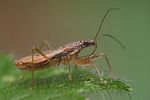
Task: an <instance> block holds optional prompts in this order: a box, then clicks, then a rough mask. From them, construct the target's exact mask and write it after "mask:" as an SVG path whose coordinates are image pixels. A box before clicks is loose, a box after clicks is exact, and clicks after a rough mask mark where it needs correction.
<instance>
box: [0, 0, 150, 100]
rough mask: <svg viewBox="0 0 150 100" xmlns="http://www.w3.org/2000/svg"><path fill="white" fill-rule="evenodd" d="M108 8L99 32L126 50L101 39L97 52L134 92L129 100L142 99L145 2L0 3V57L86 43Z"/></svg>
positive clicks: (149, 85)
mask: <svg viewBox="0 0 150 100" xmlns="http://www.w3.org/2000/svg"><path fill="white" fill-rule="evenodd" d="M108 8H120V11H114V12H111V13H110V14H109V16H108V17H107V18H106V20H105V22H104V24H103V28H102V30H101V32H102V33H109V34H112V35H113V36H115V37H117V38H118V39H119V40H121V41H122V42H123V44H124V45H125V46H126V48H127V49H126V50H125V51H124V50H122V49H121V48H120V47H119V46H118V45H117V44H115V43H114V42H113V41H112V40H111V39H108V38H104V39H102V40H101V41H99V44H98V46H99V47H98V49H97V52H104V53H105V54H107V55H108V57H109V58H110V60H111V63H112V66H113V71H114V72H115V73H116V74H117V75H119V76H121V77H122V78H125V79H127V80H131V81H130V84H132V86H133V88H134V90H135V91H134V94H133V96H132V100H142V99H144V100H148V99H149V98H150V95H149V92H150V90H149V89H150V80H149V75H150V74H149V73H150V72H149V71H150V62H149V59H150V45H149V43H150V39H149V38H150V28H149V26H150V1H149V0H53V1H52V0H43V1H42V0H41V1H38V0H37V1H35V0H21V1H20V0H18V1H14V0H13V1H11V0H10V1H4V0H1V1H0V53H1V54H10V55H13V56H14V57H15V58H19V57H22V56H25V55H28V54H31V48H32V46H35V45H38V44H39V43H41V42H42V41H43V40H45V39H46V40H48V41H49V42H50V44H51V46H52V48H54V49H55V48H58V47H60V46H63V45H64V44H66V43H68V42H73V41H78V40H83V39H92V38H93V37H94V36H95V33H96V32H97V29H98V26H99V23H100V21H101V19H102V17H103V15H104V14H105V12H106V10H107V9H108ZM85 52H86V51H85ZM88 52H89V51H88ZM0 67H1V68H2V67H3V65H1V66H0ZM14 69H15V68H14Z"/></svg>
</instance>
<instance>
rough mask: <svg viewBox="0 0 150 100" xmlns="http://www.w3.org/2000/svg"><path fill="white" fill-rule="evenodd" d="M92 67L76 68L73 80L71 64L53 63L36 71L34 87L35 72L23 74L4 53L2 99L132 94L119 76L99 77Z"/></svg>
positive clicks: (79, 98)
mask: <svg viewBox="0 0 150 100" xmlns="http://www.w3.org/2000/svg"><path fill="white" fill-rule="evenodd" d="M91 70H92V68H85V69H80V68H74V67H73V66H72V74H73V81H69V80H68V78H67V75H68V73H67V71H68V70H67V67H62V66H60V67H52V68H49V69H47V70H43V71H37V72H35V82H36V83H35V86H34V89H33V90H31V89H30V84H31V74H30V73H26V77H25V78H24V79H23V80H19V76H22V74H21V73H20V70H18V69H17V68H16V67H15V65H14V64H13V61H12V58H11V57H10V56H7V55H1V56H0V80H1V82H0V99H1V100H10V99H11V100H22V99H23V100H41V99H44V100H85V99H87V98H89V99H90V98H91V99H98V98H102V99H104V100H105V99H106V98H111V97H113V96H114V94H115V95H117V94H118V93H119V94H128V95H129V96H130V94H131V93H132V88H131V87H130V86H128V85H127V84H126V83H125V82H124V81H122V80H121V79H119V78H111V77H108V76H104V77H102V79H99V77H98V76H97V75H96V74H95V73H93V72H91Z"/></svg>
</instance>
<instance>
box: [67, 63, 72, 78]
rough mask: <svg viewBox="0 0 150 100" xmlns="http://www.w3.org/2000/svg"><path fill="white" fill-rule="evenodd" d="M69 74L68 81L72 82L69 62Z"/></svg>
mask: <svg viewBox="0 0 150 100" xmlns="http://www.w3.org/2000/svg"><path fill="white" fill-rule="evenodd" d="M68 67H69V74H68V79H69V80H70V81H72V79H73V78H72V74H71V66H70V62H69V66H68Z"/></svg>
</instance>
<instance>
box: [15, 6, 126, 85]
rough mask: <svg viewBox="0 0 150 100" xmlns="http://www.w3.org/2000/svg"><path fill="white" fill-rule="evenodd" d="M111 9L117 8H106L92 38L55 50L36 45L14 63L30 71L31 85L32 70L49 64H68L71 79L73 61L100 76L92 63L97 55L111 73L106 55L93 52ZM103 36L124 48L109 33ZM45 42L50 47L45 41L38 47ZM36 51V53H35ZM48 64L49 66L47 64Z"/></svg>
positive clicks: (43, 67)
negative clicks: (103, 60) (84, 52)
mask: <svg viewBox="0 0 150 100" xmlns="http://www.w3.org/2000/svg"><path fill="white" fill-rule="evenodd" d="M112 10H119V9H118V8H111V9H108V10H107V12H106V13H105V15H104V17H103V18H102V21H101V23H100V26H99V28H98V31H97V33H96V36H95V37H94V39H92V40H81V41H77V42H72V43H69V44H67V45H64V46H63V47H60V48H58V49H56V50H48V51H43V52H42V51H41V50H40V49H39V48H37V47H35V46H34V47H33V48H32V55H30V56H26V57H23V58H20V59H17V60H16V61H15V65H16V66H17V67H18V68H19V69H22V70H27V71H31V72H32V86H33V84H34V79H33V76H34V73H33V72H34V71H36V70H41V69H46V68H48V67H50V66H58V65H60V64H65V65H68V66H69V75H68V78H69V80H72V75H71V71H70V64H71V63H74V64H76V65H78V66H87V65H92V66H94V67H95V68H96V71H97V73H98V75H99V76H100V71H99V70H98V68H97V66H96V65H95V64H94V60H95V59H96V58H98V57H104V58H105V59H106V61H107V63H108V66H109V71H110V74H112V68H111V64H110V62H109V60H108V58H107V56H106V55H105V54H104V53H100V54H95V51H96V48H97V40H98V39H99V38H98V35H99V34H100V30H101V28H102V25H103V22H104V20H105V18H106V16H107V15H108V14H109V12H110V11H112ZM101 35H102V36H101V37H103V36H108V37H110V38H112V39H113V40H115V41H116V42H117V43H118V44H120V45H121V46H122V47H123V48H125V47H124V46H123V45H122V44H121V42H120V41H118V40H117V39H116V38H114V37H113V36H112V35H109V34H101ZM44 44H46V45H47V46H48V48H49V49H50V46H49V44H48V42H47V41H45V42H43V44H42V45H41V47H40V48H42V47H43V46H44ZM90 46H94V49H93V51H92V52H91V54H89V55H86V56H83V57H79V53H80V51H81V50H82V49H84V48H87V47H90ZM35 52H36V54H35ZM48 65H49V66H48Z"/></svg>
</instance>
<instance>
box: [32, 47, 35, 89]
mask: <svg viewBox="0 0 150 100" xmlns="http://www.w3.org/2000/svg"><path fill="white" fill-rule="evenodd" d="M33 67H34V47H33V48H32V82H31V89H33V86H34V84H35V81H34V78H33V77H34V73H33Z"/></svg>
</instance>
